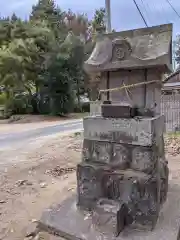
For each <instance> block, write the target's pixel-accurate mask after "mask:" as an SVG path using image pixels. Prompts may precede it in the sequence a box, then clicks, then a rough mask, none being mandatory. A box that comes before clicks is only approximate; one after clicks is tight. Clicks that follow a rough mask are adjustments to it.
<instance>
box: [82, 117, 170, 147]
mask: <svg viewBox="0 0 180 240" xmlns="http://www.w3.org/2000/svg"><path fill="white" fill-rule="evenodd" d="M164 122H165V119H164V116H156V117H153V118H139V117H137V118H131V119H124V118H119V119H112V118H103V117H100V116H96V117H86V118H84V121H83V126H84V138H85V139H89V140H97V141H108V142H116V143H127V144H132V145H139V146H152V145H153V144H156V143H157V142H158V141H159V138H160V137H162V135H163V133H164V126H165V125H164Z"/></svg>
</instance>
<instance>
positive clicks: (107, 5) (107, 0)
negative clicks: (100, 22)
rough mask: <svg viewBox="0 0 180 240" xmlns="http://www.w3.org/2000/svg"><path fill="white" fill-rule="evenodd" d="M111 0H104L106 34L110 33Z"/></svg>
mask: <svg viewBox="0 0 180 240" xmlns="http://www.w3.org/2000/svg"><path fill="white" fill-rule="evenodd" d="M110 1H111V0H105V9H106V32H107V33H110V32H111V3H110Z"/></svg>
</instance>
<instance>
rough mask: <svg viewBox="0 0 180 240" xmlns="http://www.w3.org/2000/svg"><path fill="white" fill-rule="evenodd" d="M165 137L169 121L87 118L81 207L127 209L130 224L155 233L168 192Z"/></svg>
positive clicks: (79, 176)
mask: <svg viewBox="0 0 180 240" xmlns="http://www.w3.org/2000/svg"><path fill="white" fill-rule="evenodd" d="M163 132H164V117H163V116H156V117H153V118H147V117H144V118H127V119H124V118H119V119H113V118H103V117H87V118H85V119H84V143H83V157H82V158H83V159H82V163H80V164H79V165H78V167H77V189H78V206H79V207H80V208H81V209H84V210H91V211H94V212H96V211H97V209H99V207H100V208H101V212H102V209H104V212H106V208H107V205H108V206H109V208H113V207H111V206H117V203H119V204H122V203H125V204H126V206H127V208H128V214H127V218H128V219H129V221H130V222H129V223H132V224H133V225H136V226H141V227H143V228H144V227H146V228H150V229H153V228H154V226H155V225H156V222H157V219H158V216H159V211H160V208H161V205H162V204H163V203H164V202H165V200H166V197H167V191H168V167H167V162H166V161H165V156H164V141H163ZM104 199H107V200H110V201H111V203H108V201H105V200H104ZM99 201H100V202H101V204H100V205H101V206H99ZM113 201H114V203H113ZM110 205H111V206H110ZM96 215H97V213H96ZM116 217H117V218H118V211H117V212H116ZM119 217H120V218H121V216H119ZM101 218H102V217H101ZM125 220H126V219H125ZM103 221H104V220H103ZM108 224H109V225H112V223H111V218H110V221H109V222H108V221H106V225H108ZM116 224H117V223H116ZM115 232H116V231H115Z"/></svg>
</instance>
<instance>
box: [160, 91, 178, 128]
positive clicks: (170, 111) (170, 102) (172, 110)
mask: <svg viewBox="0 0 180 240" xmlns="http://www.w3.org/2000/svg"><path fill="white" fill-rule="evenodd" d="M161 113H162V114H163V115H164V116H165V121H166V132H176V131H180V94H179V93H174V94H172V95H164V94H162V97H161Z"/></svg>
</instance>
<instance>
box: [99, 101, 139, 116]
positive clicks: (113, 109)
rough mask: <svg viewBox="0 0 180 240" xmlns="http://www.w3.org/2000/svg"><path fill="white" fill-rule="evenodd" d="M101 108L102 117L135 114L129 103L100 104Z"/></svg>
mask: <svg viewBox="0 0 180 240" xmlns="http://www.w3.org/2000/svg"><path fill="white" fill-rule="evenodd" d="M101 109H102V116H103V117H104V118H132V117H134V116H135V109H133V108H132V107H131V106H130V105H120V104H102V106H101Z"/></svg>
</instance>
